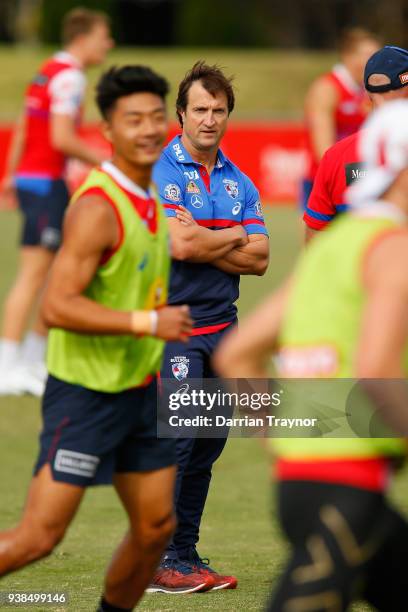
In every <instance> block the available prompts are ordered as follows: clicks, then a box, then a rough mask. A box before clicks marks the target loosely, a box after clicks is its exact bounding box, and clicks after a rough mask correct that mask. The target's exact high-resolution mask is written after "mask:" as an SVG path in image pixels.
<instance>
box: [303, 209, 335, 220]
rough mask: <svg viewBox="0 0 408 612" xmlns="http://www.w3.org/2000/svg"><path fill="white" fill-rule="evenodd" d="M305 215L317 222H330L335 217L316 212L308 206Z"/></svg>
mask: <svg viewBox="0 0 408 612" xmlns="http://www.w3.org/2000/svg"><path fill="white" fill-rule="evenodd" d="M306 214H307V215H308V216H309V217H311V218H312V219H317V221H331V220H332V219H333V217H335V215H324V214H323V213H319V212H316V211H315V210H313V209H312V208H309V206H306Z"/></svg>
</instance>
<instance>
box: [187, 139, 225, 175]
mask: <svg viewBox="0 0 408 612" xmlns="http://www.w3.org/2000/svg"><path fill="white" fill-rule="evenodd" d="M181 142H182V143H183V147H184V148H185V149H186V151H187V152H188V153H189V154H190V156H191V159H192V160H193V161H195V162H197V163H199V164H201V165H203V166H204V167H205V168H206V169H207V172H208V174H211V171H212V170H213V168H214V166H215V162H216V160H217V152H218V145H217V146H216V147H214V148H211V149H206V150H202V149H197V148H196V147H195V146H194V144H193V143H192V142H191V140H190V139H189V138H187V136H186V135H185V134H183V135H182V136H181Z"/></svg>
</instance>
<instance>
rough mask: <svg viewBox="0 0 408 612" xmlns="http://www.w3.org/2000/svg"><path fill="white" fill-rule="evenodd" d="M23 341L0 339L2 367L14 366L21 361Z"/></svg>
mask: <svg viewBox="0 0 408 612" xmlns="http://www.w3.org/2000/svg"><path fill="white" fill-rule="evenodd" d="M20 349H21V343H20V342H16V341H15V340H7V339H6V338H1V339H0V368H1V369H3V368H7V369H8V368H13V367H14V366H15V365H17V363H18V362H19V358H20Z"/></svg>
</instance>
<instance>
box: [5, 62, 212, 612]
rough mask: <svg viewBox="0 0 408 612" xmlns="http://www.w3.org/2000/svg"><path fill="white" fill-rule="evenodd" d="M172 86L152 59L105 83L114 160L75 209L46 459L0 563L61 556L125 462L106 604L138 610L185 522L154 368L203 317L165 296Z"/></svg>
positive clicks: (64, 253) (102, 95)
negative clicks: (61, 546) (164, 162)
mask: <svg viewBox="0 0 408 612" xmlns="http://www.w3.org/2000/svg"><path fill="white" fill-rule="evenodd" d="M167 90H168V86H167V82H166V81H165V80H164V79H163V78H162V77H160V76H158V75H157V74H155V73H154V72H152V71H151V70H150V69H149V68H146V67H142V66H125V67H123V68H112V69H111V70H109V71H108V72H107V73H106V74H105V75H104V76H103V77H102V78H101V80H100V82H99V85H98V93H97V102H98V106H99V109H100V111H101V113H102V115H103V117H104V120H105V129H104V131H105V135H106V137H107V139H108V140H109V141H110V142H111V143H112V146H113V158H112V161H111V162H105V163H104V164H102V167H101V168H100V169H97V170H93V171H92V172H91V174H90V175H89V177H88V179H87V180H86V182H85V183H84V184H83V185H82V186H81V187H80V189H79V190H78V192H77V193H76V194H75V196H74V198H73V203H72V204H70V206H69V208H68V211H67V215H66V219H65V222H64V235H63V242H62V246H61V249H60V251H59V252H58V254H57V257H56V260H55V262H54V265H53V268H52V271H51V277H50V280H49V283H48V286H47V290H46V294H45V297H44V304H43V315H44V318H45V321H46V323H47V324H48V326H49V327H51V328H52V329H51V331H50V338H49V349H48V355H47V360H48V363H47V365H48V369H49V372H50V375H49V378H48V381H47V386H46V391H45V395H44V399H43V419H44V423H43V430H42V433H41V438H40V452H39V457H38V460H37V464H36V467H35V475H34V478H33V480H32V483H31V486H30V490H29V494H28V500H27V503H26V507H25V510H24V514H23V517H22V519H21V521H20V523H19V524H18V526H17V527H16V528H14V529H10V530H8V531H4V532H2V533H0V575H1V574H6V573H7V572H11V571H13V570H17V569H19V568H21V567H24V566H25V565H27V564H28V563H30V562H32V561H35V560H36V559H39V558H41V557H44V556H46V555H48V554H50V552H51V551H52V550H53V548H54V547H55V546H56V544H58V542H59V541H60V540H61V539H62V538H63V536H64V534H65V532H66V530H67V528H68V526H69V524H70V522H71V520H72V518H73V517H74V515H75V513H76V511H77V509H78V506H79V504H80V502H81V499H82V497H83V495H84V492H85V487H87V486H88V485H92V484H101V483H109V482H112V476H113V474H114V477H113V484H114V486H115V489H116V491H117V493H118V495H119V497H120V499H121V501H122V503H123V505H124V507H125V509H126V511H127V514H128V517H129V531H128V533H127V535H126V536H125V538H124V540H123V541H122V543H121V544H120V546H119V548H118V550H117V552H116V553H115V555H114V557H113V560H112V562H111V564H110V567H109V569H108V573H107V576H106V582H105V590H104V596H103V599H102V601H101V603H100V607H99V611H100V612H105V611H107V612H115V611H117V612H119V611H125V610H131V609H132V608H133V606H134V605H135V604H136V602H137V601H138V600H139V599H140V597H141V596H142V594H143V592H144V590H145V588H146V586H147V585H148V583H149V581H150V579H151V577H152V574H153V572H154V570H155V568H156V567H157V564H158V562H159V559H160V556H161V554H162V552H163V549H164V547H165V545H166V543H167V541H168V538H169V537H170V535H171V533H172V530H173V528H174V519H173V489H174V477H175V468H174V464H175V456H174V443H173V441H172V440H165V439H157V437H156V402H157V397H156V389H157V384H156V377H157V373H158V370H159V368H160V365H161V361H162V352H163V341H162V339H164V340H178V341H183V340H186V339H187V338H188V335H189V332H190V330H191V326H192V321H191V319H190V317H189V312H188V307H187V306H173V307H172V306H166V305H165V304H166V297H167V280H168V270H169V264H170V262H169V256H168V235H167V221H166V218H165V215H164V212H163V210H162V207H161V205H160V204H158V202H156V201H155V199H154V198H153V196H152V194H151V192H150V176H151V170H152V166H153V164H154V162H155V161H156V160H157V159H158V157H159V155H160V152H161V150H162V145H163V142H164V139H165V136H166V132H167V121H166V110H165V96H166V94H167ZM203 582H204V581H203Z"/></svg>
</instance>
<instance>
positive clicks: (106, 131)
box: [101, 120, 112, 143]
mask: <svg viewBox="0 0 408 612" xmlns="http://www.w3.org/2000/svg"><path fill="white" fill-rule="evenodd" d="M101 130H102V134H103V135H104V136H105V138H106V140H107V141H108V142H110V143H111V142H112V128H111V125H110V122H109V121H106V120H105V121H102V125H101Z"/></svg>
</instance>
